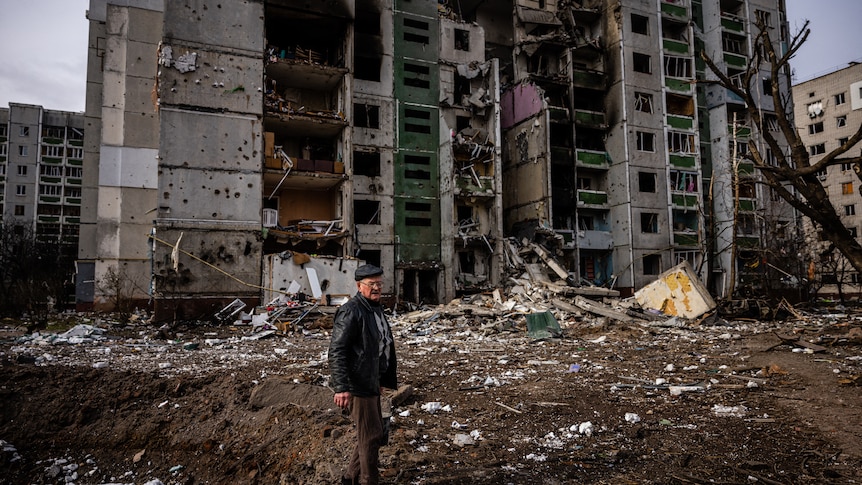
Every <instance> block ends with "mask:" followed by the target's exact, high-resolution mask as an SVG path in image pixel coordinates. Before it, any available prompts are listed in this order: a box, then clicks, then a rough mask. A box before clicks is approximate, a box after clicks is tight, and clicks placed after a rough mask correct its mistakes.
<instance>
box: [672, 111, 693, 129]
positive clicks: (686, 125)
mask: <svg viewBox="0 0 862 485" xmlns="http://www.w3.org/2000/svg"><path fill="white" fill-rule="evenodd" d="M667 124H668V126H670V127H671V128H679V129H682V130H691V129H693V128H694V118H692V117H691V116H677V115H667Z"/></svg>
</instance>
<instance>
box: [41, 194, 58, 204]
mask: <svg viewBox="0 0 862 485" xmlns="http://www.w3.org/2000/svg"><path fill="white" fill-rule="evenodd" d="M39 202H41V203H43V204H59V203H60V196H59V195H40V196H39Z"/></svg>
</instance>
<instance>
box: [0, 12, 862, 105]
mask: <svg viewBox="0 0 862 485" xmlns="http://www.w3.org/2000/svg"><path fill="white" fill-rule="evenodd" d="M786 1H787V11H788V12H787V13H788V18H789V20H790V31H791V33H792V32H796V31H797V30H798V29H799V28H800V27H801V26H802V20H803V19H809V20H811V25H810V27H811V36H810V37H809V38H808V42H807V43H806V44H805V45H804V46H802V49H801V50H800V51H799V53H798V54H797V57H796V58H795V59H794V62H793V63H792V66H793V69H794V72H795V79H794V82H802V81H805V80H808V79H811V78H812V77H816V76H817V75H822V74H826V73H827V72H829V71H832V70H835V69H838V68H841V67H845V66H846V65H847V63H848V62H850V61H852V60H860V61H862V47H860V43H859V41H858V37H856V35H855V34H853V32H855V31H856V29H859V28H860V27H859V19H860V18H862V1H859V0H817V1H815V0H786ZM88 7H89V0H0V12H2V15H0V106H2V107H8V106H9V103H10V102H14V103H25V104H38V105H42V106H44V107H45V108H47V109H57V110H63V111H83V110H84V92H85V84H86V71H87V29H88V28H89V24H88V21H87V19H86V15H85V13H86V11H87V8H88Z"/></svg>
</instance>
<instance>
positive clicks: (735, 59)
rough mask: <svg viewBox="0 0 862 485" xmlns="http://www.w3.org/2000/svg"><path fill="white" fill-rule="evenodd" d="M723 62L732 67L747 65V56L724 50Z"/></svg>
mask: <svg viewBox="0 0 862 485" xmlns="http://www.w3.org/2000/svg"><path fill="white" fill-rule="evenodd" d="M724 62H726V63H728V64H729V65H731V66H734V67H745V66H747V65H748V58H747V57H745V56H741V55H739V54H733V53H730V52H725V53H724Z"/></svg>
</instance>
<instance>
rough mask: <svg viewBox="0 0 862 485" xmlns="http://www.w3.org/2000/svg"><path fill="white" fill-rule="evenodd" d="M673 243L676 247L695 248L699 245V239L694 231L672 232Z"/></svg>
mask: <svg viewBox="0 0 862 485" xmlns="http://www.w3.org/2000/svg"><path fill="white" fill-rule="evenodd" d="M673 243H674V245H676V246H697V245H698V244H700V238H699V237H698V235H697V232H694V231H690V230H687V231H679V232H678V231H674V233H673Z"/></svg>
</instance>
